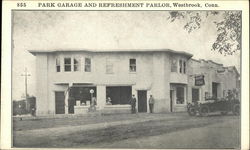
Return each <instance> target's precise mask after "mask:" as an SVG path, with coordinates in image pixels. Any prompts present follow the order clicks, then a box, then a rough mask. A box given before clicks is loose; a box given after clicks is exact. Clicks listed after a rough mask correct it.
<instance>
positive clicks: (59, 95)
mask: <svg viewBox="0 0 250 150" xmlns="http://www.w3.org/2000/svg"><path fill="white" fill-rule="evenodd" d="M64 99H65V97H64V92H55V101H56V105H55V106H56V114H64V113H65V102H64Z"/></svg>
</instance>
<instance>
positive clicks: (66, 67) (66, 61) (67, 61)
mask: <svg viewBox="0 0 250 150" xmlns="http://www.w3.org/2000/svg"><path fill="white" fill-rule="evenodd" d="M64 71H66V72H68V71H71V58H64Z"/></svg>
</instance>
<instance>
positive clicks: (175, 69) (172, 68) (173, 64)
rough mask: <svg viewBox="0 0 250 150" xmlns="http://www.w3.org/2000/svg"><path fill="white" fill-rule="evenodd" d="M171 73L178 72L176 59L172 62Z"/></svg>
mask: <svg viewBox="0 0 250 150" xmlns="http://www.w3.org/2000/svg"><path fill="white" fill-rule="evenodd" d="M171 72H177V61H176V60H175V59H172V62H171Z"/></svg>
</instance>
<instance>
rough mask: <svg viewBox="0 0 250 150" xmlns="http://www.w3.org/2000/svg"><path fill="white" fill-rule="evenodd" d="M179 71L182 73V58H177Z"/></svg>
mask: <svg viewBox="0 0 250 150" xmlns="http://www.w3.org/2000/svg"><path fill="white" fill-rule="evenodd" d="M179 72H180V73H182V60H179Z"/></svg>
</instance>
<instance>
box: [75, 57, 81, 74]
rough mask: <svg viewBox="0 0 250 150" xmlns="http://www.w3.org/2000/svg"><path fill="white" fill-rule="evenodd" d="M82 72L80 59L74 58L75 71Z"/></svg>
mask: <svg viewBox="0 0 250 150" xmlns="http://www.w3.org/2000/svg"><path fill="white" fill-rule="evenodd" d="M79 70H80V60H79V59H78V58H74V71H79Z"/></svg>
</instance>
